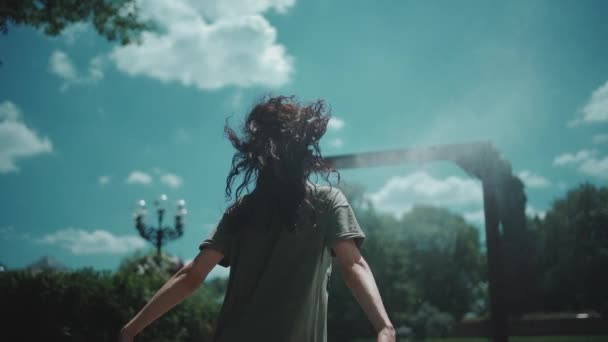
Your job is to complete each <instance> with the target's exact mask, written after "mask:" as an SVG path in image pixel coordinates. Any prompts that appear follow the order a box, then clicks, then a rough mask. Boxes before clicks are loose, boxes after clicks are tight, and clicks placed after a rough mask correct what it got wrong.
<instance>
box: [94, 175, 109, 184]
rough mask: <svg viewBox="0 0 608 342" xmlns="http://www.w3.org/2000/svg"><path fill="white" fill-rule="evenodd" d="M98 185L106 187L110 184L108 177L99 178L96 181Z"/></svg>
mask: <svg viewBox="0 0 608 342" xmlns="http://www.w3.org/2000/svg"><path fill="white" fill-rule="evenodd" d="M97 181H98V182H99V184H100V185H106V184H108V183H110V176H99V178H98V179H97Z"/></svg>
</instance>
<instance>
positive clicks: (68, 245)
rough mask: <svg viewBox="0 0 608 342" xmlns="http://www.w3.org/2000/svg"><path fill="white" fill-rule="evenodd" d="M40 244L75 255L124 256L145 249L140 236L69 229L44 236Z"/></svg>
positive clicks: (144, 243)
mask: <svg viewBox="0 0 608 342" xmlns="http://www.w3.org/2000/svg"><path fill="white" fill-rule="evenodd" d="M39 242H41V243H45V244H50V245H56V246H59V247H61V248H64V249H67V250H69V251H70V252H72V253H73V254H76V255H80V254H124V253H128V252H132V251H133V250H136V249H140V248H143V247H145V245H146V242H145V241H144V240H143V239H141V238H140V237H138V236H134V235H124V236H116V235H114V234H112V233H111V232H108V231H106V230H94V231H87V230H82V229H75V228H67V229H63V230H59V231H56V232H54V233H50V234H47V235H45V236H43V237H42V238H41V239H40V240H39Z"/></svg>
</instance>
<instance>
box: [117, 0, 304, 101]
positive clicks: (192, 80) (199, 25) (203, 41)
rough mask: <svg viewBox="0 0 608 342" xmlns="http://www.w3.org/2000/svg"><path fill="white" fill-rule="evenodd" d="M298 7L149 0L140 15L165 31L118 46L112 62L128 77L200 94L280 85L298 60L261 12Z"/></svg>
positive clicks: (285, 3)
mask: <svg viewBox="0 0 608 342" xmlns="http://www.w3.org/2000/svg"><path fill="white" fill-rule="evenodd" d="M293 2H294V1H255V0H249V1H244V0H243V1H236V0H233V1H222V2H220V1H197V2H194V1H193V0H174V1H164V0H148V1H146V2H145V6H143V4H142V6H140V8H141V13H140V15H141V16H142V18H144V19H147V20H151V21H154V22H155V23H156V24H157V25H158V26H159V28H160V29H159V30H157V31H155V32H143V33H142V36H141V44H132V45H127V46H117V47H115V48H114V50H113V51H112V52H111V53H110V58H111V59H112V60H113V61H114V62H115V63H116V66H117V67H118V69H119V70H121V71H123V72H125V73H127V74H129V75H132V76H135V75H143V76H147V77H151V78H154V79H158V80H161V81H163V82H179V83H181V84H183V85H184V86H195V87H198V88H199V89H218V88H222V87H225V86H228V85H233V86H239V87H249V86H254V85H262V86H270V87H276V86H281V85H283V84H285V83H286V82H288V80H289V77H290V75H291V74H292V73H293V58H292V57H291V56H289V55H288V54H287V52H286V50H285V47H284V46H283V45H281V44H278V43H277V42H276V39H277V31H276V29H275V28H274V27H273V26H272V25H271V24H270V23H269V22H268V21H267V20H266V19H265V18H264V17H263V16H262V15H261V13H262V12H263V11H265V10H267V9H270V8H273V9H276V10H277V11H278V12H283V11H285V10H287V9H288V8H289V7H291V6H292V5H293ZM203 15H207V16H208V17H211V18H212V19H213V22H208V21H207V20H206V18H205V17H204V16H203Z"/></svg>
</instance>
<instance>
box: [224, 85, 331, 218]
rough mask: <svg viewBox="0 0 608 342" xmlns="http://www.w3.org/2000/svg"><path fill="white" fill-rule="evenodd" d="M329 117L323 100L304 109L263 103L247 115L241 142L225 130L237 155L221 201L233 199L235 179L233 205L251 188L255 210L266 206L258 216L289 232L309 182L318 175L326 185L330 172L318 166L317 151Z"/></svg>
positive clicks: (275, 100)
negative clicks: (310, 177)
mask: <svg viewBox="0 0 608 342" xmlns="http://www.w3.org/2000/svg"><path fill="white" fill-rule="evenodd" d="M330 116H331V115H330V112H329V110H328V108H327V106H326V105H325V102H323V101H322V100H318V101H315V102H313V103H311V104H307V105H303V104H300V103H298V101H297V100H296V99H295V97H293V96H291V97H285V96H278V97H266V98H264V99H262V100H261V101H260V102H259V103H257V104H256V105H255V106H254V107H253V109H252V110H251V112H250V113H249V114H248V115H247V117H246V118H245V123H244V125H243V127H242V134H241V135H240V136H239V134H237V133H236V132H235V131H234V130H233V129H232V128H230V127H229V126H228V125H226V126H225V128H224V131H225V133H226V135H227V137H228V139H229V140H230V142H231V143H232V145H233V146H234V148H235V149H236V152H235V154H234V156H233V158H232V167H231V169H230V172H229V174H228V178H227V180H226V196H227V197H228V198H229V199H231V198H233V189H232V187H233V185H234V183H235V181H236V180H237V179H239V178H240V181H241V182H240V184H239V185H238V186H237V187H236V190H235V191H234V202H235V203H237V202H239V199H240V198H241V196H242V194H243V192H244V191H249V190H251V189H250V188H249V187H250V186H251V185H252V184H253V185H254V186H255V188H254V189H253V191H252V196H251V197H252V201H254V202H259V203H258V204H259V205H256V207H258V210H260V208H259V207H260V205H262V206H265V208H261V210H262V211H265V212H266V216H273V215H272V213H277V215H278V216H277V215H274V216H277V217H274V219H278V220H279V221H280V223H281V224H282V225H287V226H290V227H291V226H293V224H294V222H295V216H296V212H297V209H298V207H299V206H300V205H301V204H302V203H307V204H309V205H310V202H309V201H308V199H307V194H308V190H307V189H308V187H307V182H308V178H309V176H310V175H311V174H312V173H317V174H319V175H320V176H321V177H322V178H324V179H325V180H326V181H328V178H329V175H330V174H331V173H332V172H335V170H333V169H332V168H331V167H330V166H329V165H328V164H327V163H326V162H325V161H324V160H323V158H322V155H321V150H320V148H319V140H320V139H321V137H322V136H323V135H324V134H325V131H326V130H327V124H328V122H329V119H330ZM336 173H337V172H336ZM256 198H257V199H258V200H255V199H256ZM273 207H274V208H273ZM277 207H278V208H277ZM277 209H279V210H277ZM271 219H272V218H271Z"/></svg>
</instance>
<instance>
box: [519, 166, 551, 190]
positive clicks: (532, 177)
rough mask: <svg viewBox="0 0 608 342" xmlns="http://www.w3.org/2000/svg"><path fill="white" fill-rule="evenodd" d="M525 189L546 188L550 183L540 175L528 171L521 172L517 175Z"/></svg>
mask: <svg viewBox="0 0 608 342" xmlns="http://www.w3.org/2000/svg"><path fill="white" fill-rule="evenodd" d="M517 175H518V176H519V178H520V179H521V180H522V182H524V184H525V185H526V186H527V187H530V188H546V187H548V186H549V185H551V182H550V181H549V180H548V179H546V178H545V177H543V176H541V175H537V174H534V173H532V172H530V171H527V170H523V171H521V172H520V173H518V174H517Z"/></svg>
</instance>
